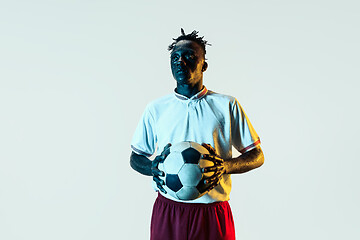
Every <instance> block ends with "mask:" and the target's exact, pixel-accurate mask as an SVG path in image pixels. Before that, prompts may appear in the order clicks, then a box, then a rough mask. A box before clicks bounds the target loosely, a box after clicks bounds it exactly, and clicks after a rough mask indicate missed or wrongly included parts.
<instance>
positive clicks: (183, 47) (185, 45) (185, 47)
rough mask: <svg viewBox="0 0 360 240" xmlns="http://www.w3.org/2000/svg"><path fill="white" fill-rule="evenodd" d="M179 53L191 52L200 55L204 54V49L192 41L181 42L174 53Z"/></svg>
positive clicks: (177, 44)
mask: <svg viewBox="0 0 360 240" xmlns="http://www.w3.org/2000/svg"><path fill="white" fill-rule="evenodd" d="M177 51H191V52H196V53H199V54H200V53H203V49H202V47H201V46H200V44H198V43H197V42H194V41H191V40H180V41H179V42H178V43H176V45H175V47H174V49H173V50H172V53H173V52H177Z"/></svg>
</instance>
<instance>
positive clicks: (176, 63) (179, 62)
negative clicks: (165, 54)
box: [170, 40, 207, 86]
mask: <svg viewBox="0 0 360 240" xmlns="http://www.w3.org/2000/svg"><path fill="white" fill-rule="evenodd" d="M170 64H171V72H172V75H173V77H174V78H175V80H176V81H177V83H178V84H186V85H191V86H194V85H196V84H199V83H201V84H202V77H203V72H204V71H205V70H206V68H207V63H206V62H205V53H204V50H203V49H202V48H201V46H200V45H199V44H198V43H196V42H194V41H191V40H181V41H179V42H178V43H176V45H175V47H174V49H173V51H172V52H171V55H170Z"/></svg>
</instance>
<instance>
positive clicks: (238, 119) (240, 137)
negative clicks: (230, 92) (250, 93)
mask: <svg viewBox="0 0 360 240" xmlns="http://www.w3.org/2000/svg"><path fill="white" fill-rule="evenodd" d="M231 117H232V119H231V120H232V122H231V139H232V145H233V146H234V148H236V150H238V151H239V152H241V153H245V152H247V151H249V150H251V149H253V148H255V147H256V146H257V145H259V144H260V138H259V136H258V135H257V133H256V132H255V130H254V128H253V126H252V125H251V123H250V121H249V119H248V117H247V116H246V114H245V112H244V110H243V109H242V107H241V106H240V104H239V102H238V101H237V100H236V99H234V102H233V103H232V116H231Z"/></svg>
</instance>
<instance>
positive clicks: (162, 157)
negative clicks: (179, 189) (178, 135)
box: [151, 143, 171, 194]
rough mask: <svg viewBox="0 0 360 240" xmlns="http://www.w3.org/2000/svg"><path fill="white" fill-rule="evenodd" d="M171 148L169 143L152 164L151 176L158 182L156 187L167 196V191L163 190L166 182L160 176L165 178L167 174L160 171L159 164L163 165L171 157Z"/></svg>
mask: <svg viewBox="0 0 360 240" xmlns="http://www.w3.org/2000/svg"><path fill="white" fill-rule="evenodd" d="M170 147H171V144H170V143H168V144H167V145H166V146H165V147H164V150H163V151H162V152H161V154H160V155H158V156H156V157H155V159H154V160H153V161H152V162H151V174H152V176H153V180H154V181H155V182H156V185H157V187H158V188H159V190H160V191H162V192H163V193H165V194H166V190H165V189H164V188H163V185H165V182H164V181H163V180H161V179H160V177H159V176H161V177H163V176H165V173H164V172H163V171H160V170H159V168H158V166H159V163H163V162H164V161H165V158H166V157H167V156H168V155H169V153H170Z"/></svg>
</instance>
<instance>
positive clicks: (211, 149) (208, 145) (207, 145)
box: [201, 143, 216, 155]
mask: <svg viewBox="0 0 360 240" xmlns="http://www.w3.org/2000/svg"><path fill="white" fill-rule="evenodd" d="M201 145H202V146H203V147H204V148H206V149H207V150H208V151H209V152H210V153H211V154H214V155H215V154H216V151H215V149H214V148H213V147H212V146H211V145H210V144H207V143H203V144H201Z"/></svg>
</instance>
